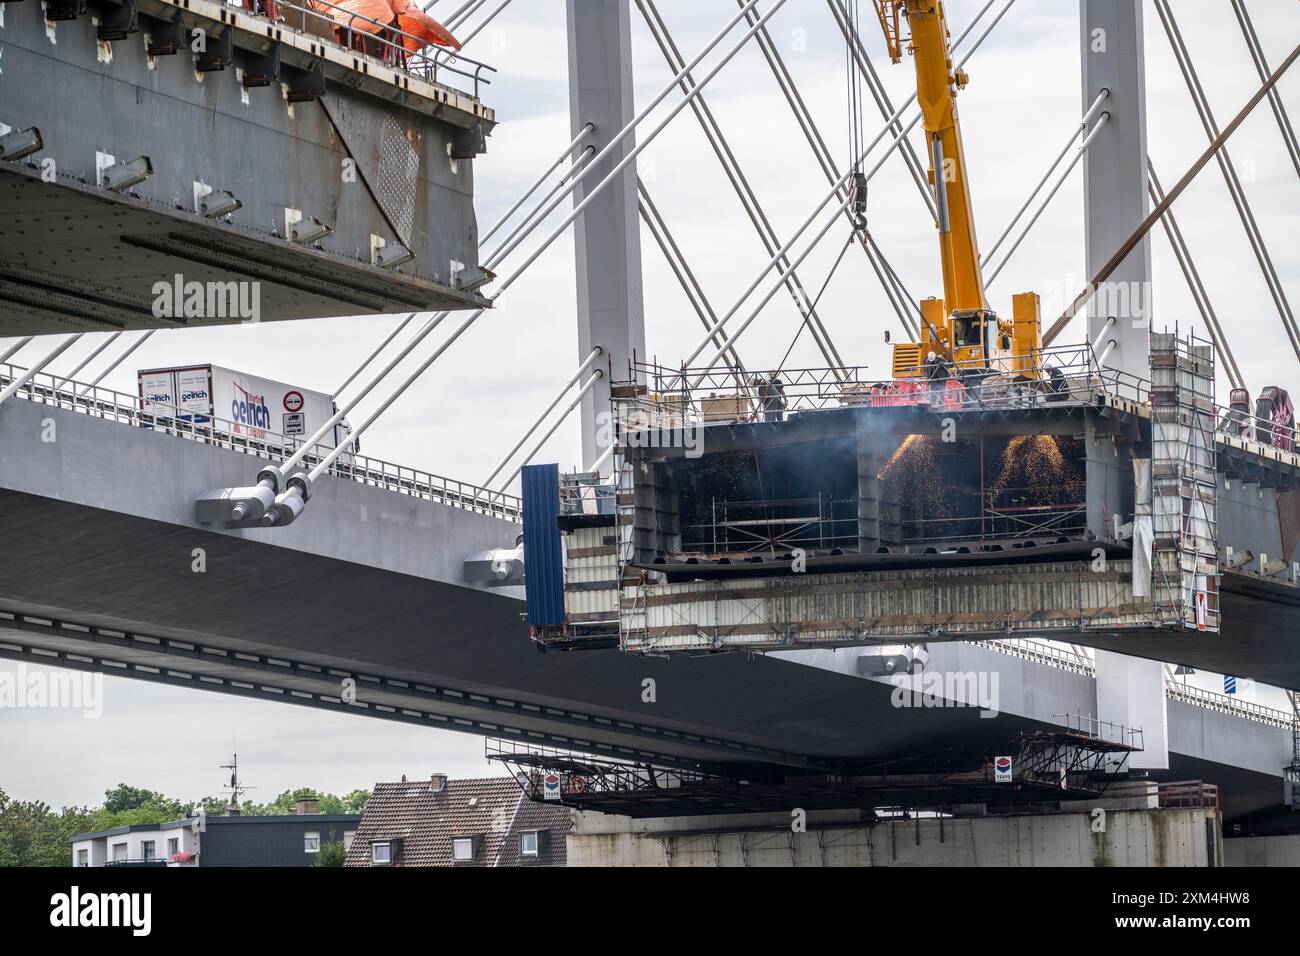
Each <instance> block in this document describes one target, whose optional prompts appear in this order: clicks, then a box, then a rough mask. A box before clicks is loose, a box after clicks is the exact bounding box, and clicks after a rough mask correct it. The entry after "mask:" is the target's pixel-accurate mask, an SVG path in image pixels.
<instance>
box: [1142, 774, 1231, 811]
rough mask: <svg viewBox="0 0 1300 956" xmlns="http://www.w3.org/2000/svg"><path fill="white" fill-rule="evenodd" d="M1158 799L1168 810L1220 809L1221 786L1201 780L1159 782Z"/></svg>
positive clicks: (1157, 788) (1157, 787)
mask: <svg viewBox="0 0 1300 956" xmlns="http://www.w3.org/2000/svg"><path fill="white" fill-rule="evenodd" d="M1156 800H1157V802H1158V803H1159V804H1160V806H1161V808H1163V809H1166V810H1179V809H1181V810H1201V809H1205V810H1218V809H1219V788H1218V786H1217V785H1216V784H1213V783H1204V782H1203V781H1200V780H1176V781H1171V782H1170V783H1161V784H1157V785H1156Z"/></svg>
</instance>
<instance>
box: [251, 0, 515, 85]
mask: <svg viewBox="0 0 1300 956" xmlns="http://www.w3.org/2000/svg"><path fill="white" fill-rule="evenodd" d="M232 5H234V6H239V7H241V8H242V9H244V10H247V11H248V12H249V13H253V14H255V15H257V16H261V17H266V18H267V19H269V20H272V21H274V22H284V21H286V20H287V17H286V15H285V14H286V11H292V12H293V13H295V14H298V15H299V16H301V18H302V26H301V27H299V26H297V25H296V24H289V26H290V28H291V29H296V30H298V31H299V32H302V31H303V30H306V32H308V33H310V34H311V35H312V36H317V37H322V38H324V37H328V36H330V35H333V36H334V38H335V42H337V43H338V44H339V45H340V46H342V47H344V48H345V49H347V50H349V51H350V52H353V53H357V52H360V53H363V54H365V55H367V56H371V57H374V58H375V59H376V60H378V61H379V62H381V63H383V64H384V65H385V66H387V67H390V68H392V69H395V70H399V71H401V72H403V73H407V74H409V75H411V76H414V77H417V78H419V79H422V80H425V81H427V82H429V83H437V84H440V85H442V86H447V87H451V86H452V84H450V83H447V82H444V81H443V80H442V79H440V78H439V76H440V74H446V73H453V74H456V75H457V76H461V77H464V78H466V79H467V80H469V81H470V82H471V83H472V84H473V88H474V92H473V94H472V95H473V96H474V98H475V99H478V98H479V87H480V84H481V85H484V86H487V85H490V84H491V82H492V81H491V80H490V79H488V78H487V77H486V76H484V75H483V74H484V72H485V71H486V72H488V73H495V72H496V68H495V67H492V66H489V65H488V64H486V63H480V62H479V61H478V60H474V59H471V58H470V57H467V56H465V55H464V54H462V53H460V52H457V51H454V50H450V49H448V48H446V47H435V48H434V50H433V52H432V53H430V52H426V49H427V47H428V41H426V40H424V39H422V38H421V37H417V36H415V35H414V34H411V33H407V32H406V31H404V30H399V29H398V28H397V27H396V26H393V25H391V24H387V23H382V22H380V21H378V20H375V19H372V18H371V17H365V16H362V15H361V14H359V13H355V12H353V11H351V10H347V9H345V8H343V7H340V6H338V5H337V4H334V3H330V2H329V0H303V2H302V3H294V2H293V0H243V2H242V3H235V4H232ZM309 23H310V24H314V25H315V26H316V27H317V28H318V29H310V28H309V27H308V24H309ZM406 41H410V42H411V43H412V44H413V46H411V47H408V46H406ZM462 92H465V91H462Z"/></svg>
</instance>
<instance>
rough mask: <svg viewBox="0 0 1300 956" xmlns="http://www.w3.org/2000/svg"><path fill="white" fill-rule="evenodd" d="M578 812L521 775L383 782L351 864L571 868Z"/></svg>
mask: <svg viewBox="0 0 1300 956" xmlns="http://www.w3.org/2000/svg"><path fill="white" fill-rule="evenodd" d="M569 826H570V812H569V810H568V809H566V808H565V807H561V806H549V805H546V804H542V803H535V802H533V801H531V800H529V799H528V797H527V796H525V795H524V792H523V790H522V789H521V788H520V786H519V784H518V783H517V782H516V781H515V779H514V778H513V777H476V778H472V779H467V780H450V779H448V778H447V777H446V776H445V775H444V774H434V775H433V776H432V777H430V778H428V779H425V780H414V781H409V782H408V781H406V780H403V781H402V782H400V783H378V784H375V789H374V793H373V794H371V797H370V799H369V801H367V803H366V807H365V810H364V812H363V813H362V815H361V822H360V823H359V824H358V825H357V829H356V835H355V836H354V837H353V839H352V845H351V847H350V848H349V850H348V856H347V862H346V863H345V864H344V865H345V866H564V865H565V859H566V852H565V838H566V836H567V834H568V832H569Z"/></svg>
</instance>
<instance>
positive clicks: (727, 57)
mask: <svg viewBox="0 0 1300 956" xmlns="http://www.w3.org/2000/svg"><path fill="white" fill-rule="evenodd" d="M785 2H786V0H776V2H775V3H774V4H773V5H772V9H771V10H769V11H768V12H767V13H765V14H763V17H762V19H761V20H759V21H758V23H756V24H755V25H754V26H752V27H750V28H749V30H747V31H746V32H745V34H744V36H742V37H741V38H740V40H739V41H738V42H737V43H736V44H735V45H734V46H732V47H731V49H730V50H728V51H727V52H726V53H725V54H724V55H723V56H722V58H721V59H720V60H719V61H718V63H717V64H716V65H715V66H714V67H713V69H711V70H710V71H709V72H708V73H707V74H705V76H704V79H702V80H700V81H699V82H698V83H696V84H695V88H694V89H692V90H691V91H690V92H689V93H687V94H686V96H685V97H684V98H683V99H682V100H680V101H679V102H678V103H677V105H676V106H674V107H673V109H672V111H671V112H669V114H668V116H667V117H665V118H664V120H663V122H661V123H660V124H659V125H658V126H656V127H655V128H654V129H653V130H651V132H650V134H649V135H648V136H646V137H645V138H644V139H638V141H637V144H636V146H634V147H633V148H632V149H631V150H630V151H629V152H628V153H627V155H625V156H624V157H623V158H622V159H621V160H620V161H619V162H618V164H617V165H615V167H614V168H613V169H612V170H610V172H609V174H608V175H606V177H605V179H603V180H602V181H601V185H599V186H597V187H596V188H595V189H594V190H592V191H591V193H589V194H588V195H587V197H586V198H585V199H583V200H582V202H580V203H578V204H577V206H575V207H574V210H573V212H572V213H571V214H570V215H569V216H568V218H566V219H565V221H564V223H563V224H562V225H561V227H560V229H561V231H562V230H564V229H566V228H568V226H569V224H570V223H571V222H573V220H575V219H577V218H578V216H579V215H581V213H582V210H584V209H586V208H587V206H588V205H589V204H590V201H591V200H592V198H593V197H594V196H595V194H596V193H597V192H599V191H600V190H601V189H602V188H604V184H605V183H606V182H608V181H609V180H611V179H613V178H614V177H616V176H618V175H619V173H621V172H622V171H623V169H624V168H625V167H626V166H627V165H628V164H629V163H631V162H632V160H634V159H636V157H637V156H639V155H640V154H641V151H642V150H644V149H645V148H646V147H647V146H648V145H650V143H651V142H652V141H653V140H654V138H655V137H656V136H658V135H659V134H660V133H661V132H662V131H663V129H664V127H666V126H667V125H668V124H669V123H670V122H671V121H672V120H673V118H674V117H675V116H677V114H678V113H680V112H681V111H682V110H683V109H685V108H686V107H687V106H688V105H690V104H691V103H692V102H693V101H694V100H695V98H696V97H697V96H698V95H699V94H700V91H701V90H703V89H704V87H705V86H707V85H708V83H709V81H710V80H712V79H713V78H714V77H715V76H717V75H718V73H720V72H721V71H722V68H723V67H724V66H726V65H727V64H728V63H730V62H731V60H732V58H733V57H734V56H735V55H736V54H737V53H739V52H740V50H741V48H742V47H744V45H745V44H746V43H748V42H749V39H750V38H751V37H752V36H753V35H754V34H755V33H757V32H758V31H759V29H761V28H762V26H763V24H764V23H765V22H766V21H767V20H768V19H770V18H771V17H772V15H773V14H775V13H776V11H777V10H779V9H781V7H782V6H783V5H784V4H785ZM756 3H758V0H749V2H748V3H747V4H746V5H745V6H744V7H743V8H742V9H741V11H740V12H739V13H737V14H736V15H735V16H734V17H732V18H731V20H730V21H728V23H727V25H726V27H724V28H723V30H722V31H721V32H720V33H719V34H718V35H717V36H715V37H714V38H713V39H712V40H710V41H709V42H708V43H707V44H706V45H705V47H704V49H703V50H701V51H700V52H699V53H697V54H696V55H695V57H694V58H693V59H692V60H691V62H689V63H687V64H686V66H684V67H683V68H682V69H680V70H678V71H677V73H676V75H674V76H673V78H672V80H670V81H669V83H668V85H667V86H665V87H664V88H663V89H662V90H660V91H659V93H658V95H657V96H655V98H654V99H653V100H651V101H650V103H649V105H648V106H645V107H643V108H642V109H641V111H640V112H638V113H637V114H636V115H635V116H633V117H632V119H630V120H629V121H628V122H627V125H625V126H624V127H623V128H622V129H621V130H619V131H618V132H617V133H616V134H615V135H614V136H613V137H612V138H611V139H610V141H609V142H608V143H607V144H605V147H604V149H602V150H601V151H600V152H599V153H597V154H596V156H595V157H594V158H593V159H592V161H591V162H590V163H589V164H588V165H587V168H586V169H584V170H583V171H582V172H581V173H579V174H578V175H577V176H575V177H574V179H573V181H572V182H571V183H569V185H568V187H567V188H566V189H564V190H563V191H562V192H561V193H560V194H559V195H558V196H556V197H555V199H553V200H552V201H551V203H550V205H548V206H547V208H546V211H545V212H544V213H543V214H542V215H543V216H549V215H550V214H551V211H552V210H553V209H554V208H555V207H556V206H558V205H559V204H560V203H561V202H562V201H563V200H564V198H565V197H566V196H567V195H568V194H569V193H571V192H573V190H574V189H576V188H577V185H578V183H579V182H581V181H582V179H583V177H584V176H585V175H586V174H587V173H588V172H590V171H591V170H592V169H595V168H596V167H597V166H598V165H599V164H600V163H602V162H603V161H604V160H605V159H606V158H607V157H609V156H610V154H612V153H613V152H614V151H615V150H616V149H617V148H618V147H619V144H620V143H622V141H623V140H624V139H625V138H627V136H629V135H630V134H631V133H632V132H633V130H634V129H635V128H636V127H637V126H638V125H639V124H640V123H641V121H642V120H643V119H645V118H646V116H647V115H648V114H649V113H650V112H651V111H652V110H653V109H654V108H655V107H657V106H658V105H659V104H660V103H662V102H663V101H664V100H665V99H666V98H667V97H668V94H669V93H671V92H672V91H673V90H674V89H676V88H677V86H678V84H680V83H681V82H682V80H683V79H684V78H685V77H686V76H687V74H689V73H690V72H691V71H692V70H693V69H695V67H697V66H699V64H700V61H701V60H703V59H704V57H705V56H706V55H707V54H708V53H709V51H711V50H712V49H713V48H714V47H715V46H717V45H718V44H719V43H720V42H721V41H722V39H723V38H724V37H725V36H726V35H727V34H728V33H729V32H730V31H731V28H732V27H734V26H735V25H736V24H737V23H739V22H740V21H741V20H742V19H744V16H745V13H746V12H747V11H748V10H749V9H750V8H751V7H753V6H754V4H756ZM521 239H522V237H521ZM518 241H519V240H516V242H515V244H514V245H511V246H508V247H507V248H504V249H501V250H499V251H498V252H497V253H496V255H495V256H494V257H493V258H492V259H490V260H488V262H487V267H488V268H489V269H491V268H494V267H495V266H496V264H497V262H499V261H500V260H501V259H502V258H504V257H505V256H506V255H508V254H509V253H510V252H511V251H512V250H513V249H514V246H515V245H518ZM549 244H550V240H549V239H548V240H547V241H546V242H545V243H543V246H542V248H545V247H546V246H547V245H549ZM537 254H540V252H539V253H537Z"/></svg>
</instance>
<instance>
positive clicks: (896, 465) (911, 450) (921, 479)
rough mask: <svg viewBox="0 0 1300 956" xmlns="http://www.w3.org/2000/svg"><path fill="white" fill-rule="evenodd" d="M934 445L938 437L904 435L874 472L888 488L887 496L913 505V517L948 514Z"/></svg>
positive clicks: (949, 506) (947, 494)
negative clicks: (876, 471) (892, 451)
mask: <svg viewBox="0 0 1300 956" xmlns="http://www.w3.org/2000/svg"><path fill="white" fill-rule="evenodd" d="M938 446H939V439H937V438H934V437H932V436H929V435H908V436H907V438H905V439H904V440H903V443H902V444H901V445H899V446H898V448H896V449H895V450H894V453H893V454H892V455H890V456H889V458H888V459H887V460H886V461H885V464H884V465H883V466H881V469H880V471H879V472H878V473H877V474H876V477H877V478H879V479H880V480H881V481H883V482H885V483H886V487H887V488H888V489H889V490H890V491H891V492H892V493H891V494H890V495H889V497H891V498H893V499H894V500H895V501H898V502H899V503H900V504H904V505H907V506H910V508H912V509H916V510H915V512H914V517H916V518H921V517H922V516H924V517H926V518H938V517H948V516H949V515H950V513H951V510H952V507H953V504H954V502H953V500H952V495H951V494H950V490H949V489H948V488H947V487H946V485H945V482H944V475H943V468H942V467H941V466H940V464H939V458H938V455H937V454H936V453H935V452H936V450H937V449H938Z"/></svg>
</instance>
